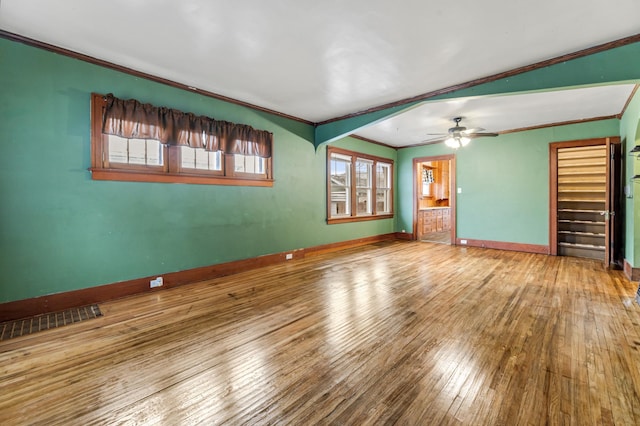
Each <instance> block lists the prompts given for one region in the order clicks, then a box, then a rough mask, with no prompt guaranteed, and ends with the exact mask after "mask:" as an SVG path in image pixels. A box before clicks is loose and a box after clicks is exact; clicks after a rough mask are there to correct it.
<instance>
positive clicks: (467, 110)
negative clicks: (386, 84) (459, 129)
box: [356, 84, 635, 147]
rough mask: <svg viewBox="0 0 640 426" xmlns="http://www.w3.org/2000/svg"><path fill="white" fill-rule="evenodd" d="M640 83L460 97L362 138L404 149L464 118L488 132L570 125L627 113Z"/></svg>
mask: <svg viewBox="0 0 640 426" xmlns="http://www.w3.org/2000/svg"><path fill="white" fill-rule="evenodd" d="M634 87H635V84H619V85H611V86H595V87H588V88H579V89H570V90H559V91H553V92H538V93H527V94H516V95H509V96H488V97H476V98H457V99H454V100H449V101H436V102H425V103H424V104H422V105H420V106H418V107H416V108H414V109H412V110H410V111H408V112H405V113H403V114H400V115H398V116H396V117H392V118H389V119H387V120H385V121H383V122H381V123H378V124H375V125H372V126H369V127H367V128H364V129H361V130H359V131H358V132H357V133H356V134H357V135H358V136H362V137H365V138H367V139H373V140H375V141H378V142H382V143H386V144H387V145H391V146H395V147H402V146H407V145H416V144H420V143H424V142H426V141H428V140H430V139H438V136H435V135H429V134H433V133H445V134H446V133H447V130H448V129H449V128H450V127H453V126H454V123H453V121H452V120H451V118H453V117H464V119H463V120H462V122H461V123H460V125H461V126H465V127H467V128H468V129H472V128H478V127H481V128H484V129H485V131H486V132H496V133H497V132H504V131H509V130H516V129H523V128H528V127H536V126H541V125H546V124H550V123H565V122H570V121H575V120H585V119H591V118H598V117H608V116H612V115H617V114H620V113H621V112H622V109H623V108H624V105H625V104H626V102H627V100H628V99H629V96H630V95H631V93H632V92H633V88H634Z"/></svg>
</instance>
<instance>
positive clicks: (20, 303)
mask: <svg viewBox="0 0 640 426" xmlns="http://www.w3.org/2000/svg"><path fill="white" fill-rule="evenodd" d="M396 235H397V234H396V233H389V234H381V235H374V236H371V237H364V238H358V239H355V240H348V241H340V242H337V243H330V244H323V245H319V246H314V247H309V248H306V249H296V250H289V251H286V252H282V253H275V254H268V255H264V256H258V257H253V258H249V259H242V260H236V261H233V262H226V263H220V264H217V265H209V266H203V267H200V268H193V269H187V270H184V271H177V272H168V273H163V274H158V275H151V276H148V277H143V278H136V279H132V280H127V281H121V282H117V283H112V284H106V285H101V286H96V287H90V288H84V289H79V290H72V291H67V292H63V293H56V294H50V295H46V296H40V297H34V298H31V299H24V300H16V301H12V302H6V303H2V304H0V322H4V321H9V320H14V319H19V318H27V317H31V316H35V315H40V314H44V313H48V312H57V311H62V310H65V309H69V308H74V307H77V306H83V305H89V304H92V303H101V302H106V301H108V300H113V299H118V298H121V297H125V296H131V295H133V294H138V293H145V292H150V291H159V290H163V289H166V288H172V287H177V286H181V285H185V284H190V283H195V282H198V281H204V280H208V279H212V278H218V277H224V276H227V275H233V274H237V273H238V272H243V271H249V270H253V269H258V268H262V267H264V266H270V265H275V264H278V263H284V262H289V261H290V260H288V259H287V258H286V255H287V254H292V255H293V260H297V259H303V258H304V257H305V256H313V255H318V254H322V253H329V252H333V251H338V250H344V249H346V248H351V247H358V246H363V245H367V244H373V243H377V242H381V241H389V240H394V239H396V238H397V237H396ZM157 276H162V277H163V280H164V284H163V286H162V287H157V288H153V289H152V288H149V281H150V280H152V279H155V278H156V277H157Z"/></svg>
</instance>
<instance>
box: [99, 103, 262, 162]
mask: <svg viewBox="0 0 640 426" xmlns="http://www.w3.org/2000/svg"><path fill="white" fill-rule="evenodd" d="M105 99H106V108H105V113H104V117H103V125H102V132H103V133H105V134H110V135H116V136H121V137H124V138H137V139H156V140H158V141H160V142H162V143H163V144H168V145H184V146H190V147H192V148H204V149H205V150H207V151H222V152H224V153H225V154H242V155H254V156H258V157H263V158H269V157H271V144H272V143H273V134H272V133H270V132H267V131H266V130H256V129H254V128H253V127H251V126H248V125H244V124H235V123H230V122H228V121H221V120H215V119H213V118H210V117H205V116H196V115H195V114H192V113H185V112H182V111H178V110H175V109H170V108H165V107H156V106H153V105H151V104H143V103H141V102H139V101H137V100H135V99H128V100H123V99H119V98H116V97H115V96H113V95H112V94H108V95H106V96H105Z"/></svg>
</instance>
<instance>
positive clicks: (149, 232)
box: [0, 39, 396, 303]
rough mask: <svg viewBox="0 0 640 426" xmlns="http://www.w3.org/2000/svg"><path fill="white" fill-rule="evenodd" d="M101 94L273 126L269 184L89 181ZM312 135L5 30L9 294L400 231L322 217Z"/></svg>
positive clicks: (2, 280)
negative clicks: (95, 104) (92, 111)
mask: <svg viewBox="0 0 640 426" xmlns="http://www.w3.org/2000/svg"><path fill="white" fill-rule="evenodd" d="M92 92H97V93H109V92H111V93H114V95H116V96H117V97H120V98H135V99H138V100H140V101H142V102H149V103H152V104H155V105H162V106H168V107H172V108H177V109H180V110H182V111H188V112H193V113H196V114H203V115H208V116H211V117H214V118H217V119H221V120H228V121H233V122H236V123H243V124H249V125H251V126H253V127H256V128H258V129H266V130H269V131H271V132H273V133H274V178H275V184H274V186H273V188H255V187H233V186H212V185H185V184H160V183H157V184H156V183H134V182H110V181H93V180H91V176H90V173H89V172H88V171H87V168H88V167H89V166H90V140H89V136H90V135H89V100H90V94H91V93H92ZM312 139H313V127H312V126H309V125H306V124H301V123H299V122H295V121H292V120H287V119H283V118H281V117H277V116H273V115H270V114H267V113H264V112H261V111H255V110H252V109H249V108H245V107H242V106H238V105H235V104H230V103H225V102H222V101H219V100H216V99H212V98H208V97H204V96H201V95H198V94H195V93H191V92H187V91H183V90H179V89H176V88H172V87H169V86H165V85H162V84H158V83H154V82H151V81H148V80H145V79H141V78H137V77H133V76H130V75H127V74H123V73H120V72H117V71H113V70H110V69H106V68H102V67H99V66H96V65H92V64H88V63H85V62H82V61H78V60H75V59H71V58H69V57H66V56H62V55H57V54H53V53H50V52H47V51H44V50H40V49H36V48H32V47H29V46H26V45H22V44H19V43H15V42H12V41H8V40H5V39H0V145H1V146H2V155H0V254H1V256H0V271H2V274H0V303H2V302H7V301H13V300H20V299H25V298H31V297H37V296H42V295H46V294H52V293H58V292H63V291H69V290H74V289H79V288H85V287H92V286H96V285H102V284H109V283H113V282H118V281H122V280H128V279H134V278H140V277H144V276H149V275H160V274H163V273H167V272H172V271H179V270H184V269H190V268H195V267H199V266H205V265H212V264H217V263H222V262H228V261H233V260H238V259H244V258H251V257H255V256H259V255H264V254H269V253H277V252H282V251H286V250H292V249H296V248H303V247H311V246H316V245H320V244H326V243H332V242H337V241H344V240H350V239H355V238H361V237H366V236H370V235H378V234H385V233H389V232H393V231H394V230H395V220H394V219H386V220H378V221H368V222H359V223H354V224H340V225H327V224H326V188H325V185H326V164H325V162H326V148H325V147H323V148H320V149H319V150H318V151H317V152H316V150H315V148H314V146H313V143H312V142H311V141H312ZM338 143H339V144H340V146H342V147H344V148H347V149H354V150H359V151H361V152H365V153H368V154H373V155H378V156H382V157H386V158H390V159H392V160H395V159H396V151H395V150H393V149H390V148H385V147H381V146H379V145H375V144H369V143H365V142H363V141H360V140H357V139H350V138H347V139H345V140H342V141H340V142H338Z"/></svg>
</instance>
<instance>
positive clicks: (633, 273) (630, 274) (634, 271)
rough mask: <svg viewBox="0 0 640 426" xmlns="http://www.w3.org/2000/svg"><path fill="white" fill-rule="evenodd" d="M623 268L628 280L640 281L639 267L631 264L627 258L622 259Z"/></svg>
mask: <svg viewBox="0 0 640 426" xmlns="http://www.w3.org/2000/svg"><path fill="white" fill-rule="evenodd" d="M623 270H624V274H625V275H626V277H627V279H628V280H629V281H640V268H634V267H633V266H631V264H630V263H629V262H627V259H625V260H624V266H623Z"/></svg>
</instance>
